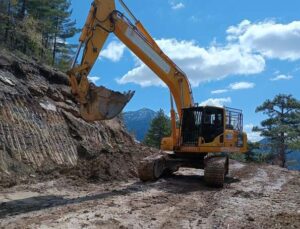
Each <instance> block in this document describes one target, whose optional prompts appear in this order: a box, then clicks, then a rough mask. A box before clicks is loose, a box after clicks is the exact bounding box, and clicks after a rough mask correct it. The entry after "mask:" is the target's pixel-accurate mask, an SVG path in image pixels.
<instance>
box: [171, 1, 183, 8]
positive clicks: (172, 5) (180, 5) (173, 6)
mask: <svg viewBox="0 0 300 229" xmlns="http://www.w3.org/2000/svg"><path fill="white" fill-rule="evenodd" d="M170 5H171V8H172V10H179V9H182V8H184V7H185V5H184V4H183V3H182V2H177V3H176V2H174V1H170Z"/></svg>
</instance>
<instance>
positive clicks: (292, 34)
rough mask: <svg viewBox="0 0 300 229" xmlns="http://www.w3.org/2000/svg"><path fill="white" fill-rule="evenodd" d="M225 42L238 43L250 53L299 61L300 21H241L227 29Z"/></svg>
mask: <svg viewBox="0 0 300 229" xmlns="http://www.w3.org/2000/svg"><path fill="white" fill-rule="evenodd" d="M227 34H228V36H227V40H228V41H230V42H235V43H236V42H238V43H239V44H240V46H241V47H242V48H244V49H246V50H250V51H251V52H259V53H261V54H262V55H264V56H265V57H268V58H277V59H281V60H292V61H294V60H298V59H300V21H293V22H291V23H289V24H278V23H276V22H274V21H265V22H260V23H251V22H250V21H248V20H244V21H242V22H241V23H240V24H239V25H237V26H231V27H229V28H228V29H227Z"/></svg>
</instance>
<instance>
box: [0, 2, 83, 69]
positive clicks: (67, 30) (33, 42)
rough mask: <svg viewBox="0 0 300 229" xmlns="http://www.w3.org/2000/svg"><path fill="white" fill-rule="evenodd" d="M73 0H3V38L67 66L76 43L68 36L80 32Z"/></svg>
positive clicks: (0, 8)
mask: <svg viewBox="0 0 300 229" xmlns="http://www.w3.org/2000/svg"><path fill="white" fill-rule="evenodd" d="M70 7H71V2H70V0H52V1H43V0H1V1H0V19H1V20H0V39H1V40H3V41H4V43H3V45H4V46H5V47H6V48H8V49H10V50H17V51H21V52H22V53H24V54H25V55H27V56H32V57H34V58H36V59H39V60H40V61H43V62H45V63H47V64H52V65H54V66H56V67H59V68H60V69H62V70H65V69H67V68H68V67H69V65H70V62H71V56H72V55H73V51H72V50H73V48H74V45H72V44H68V43H67V42H66V40H67V39H68V38H70V37H72V36H74V35H75V33H77V32H78V29H76V27H75V24H76V22H75V21H73V20H71V14H72V10H70Z"/></svg>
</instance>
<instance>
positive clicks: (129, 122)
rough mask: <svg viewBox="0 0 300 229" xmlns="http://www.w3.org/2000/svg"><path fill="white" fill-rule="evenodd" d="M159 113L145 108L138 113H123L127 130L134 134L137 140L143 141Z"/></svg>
mask: <svg viewBox="0 0 300 229" xmlns="http://www.w3.org/2000/svg"><path fill="white" fill-rule="evenodd" d="M156 114H157V112H155V111H153V110H151V109H147V108H143V109H141V110H138V111H129V112H124V113H123V119H124V124H125V127H126V129H127V130H128V132H129V133H133V134H134V136H135V138H136V140H138V141H143V140H144V138H145V136H146V134H147V132H148V129H149V127H150V124H151V121H152V120H153V118H154V117H155V116H156Z"/></svg>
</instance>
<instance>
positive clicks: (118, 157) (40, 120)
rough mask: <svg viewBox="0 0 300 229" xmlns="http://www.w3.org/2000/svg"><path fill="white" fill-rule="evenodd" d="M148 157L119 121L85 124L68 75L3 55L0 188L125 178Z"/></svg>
mask: <svg viewBox="0 0 300 229" xmlns="http://www.w3.org/2000/svg"><path fill="white" fill-rule="evenodd" d="M148 153H149V150H147V149H145V148H143V147H142V146H140V145H138V144H136V143H135V142H134V140H133V139H132V137H131V136H130V135H129V134H128V133H127V132H126V131H125V130H124V127H123V124H122V122H121V121H120V120H119V119H117V118H116V119H113V120H110V121H102V122H94V123H87V122H85V121H84V120H82V119H81V118H80V116H79V112H78V107H77V105H76V102H75V101H74V98H73V97H72V95H71V93H70V87H69V86H68V78H67V76H66V75H65V74H63V73H62V72H59V71H57V70H54V69H51V68H49V67H47V66H45V65H43V64H40V63H36V62H34V61H31V60H26V59H22V58H18V57H16V56H14V55H13V54H10V53H6V52H4V51H0V185H2V186H12V185H14V184H16V183H18V182H19V181H21V180H28V178H29V177H30V178H32V179H33V178H35V177H39V176H40V175H45V174H51V175H54V176H59V175H61V174H62V173H63V174H73V175H76V176H83V177H85V178H93V179H101V180H110V179H125V178H128V177H133V176H135V175H136V169H135V167H136V163H137V161H138V160H139V159H140V158H142V157H144V156H146V155H148Z"/></svg>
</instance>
